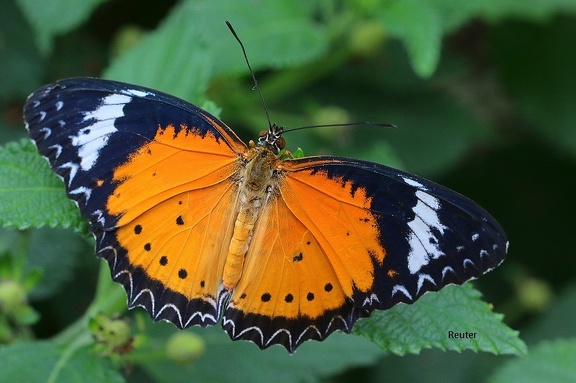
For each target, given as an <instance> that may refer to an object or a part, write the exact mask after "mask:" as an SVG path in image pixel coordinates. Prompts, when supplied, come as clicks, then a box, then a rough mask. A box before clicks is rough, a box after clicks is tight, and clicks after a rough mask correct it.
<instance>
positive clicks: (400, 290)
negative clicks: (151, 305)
mask: <svg viewBox="0 0 576 383" xmlns="http://www.w3.org/2000/svg"><path fill="white" fill-rule="evenodd" d="M396 293H402V294H404V295H405V296H406V297H407V298H408V299H410V300H413V299H412V295H411V294H410V293H409V292H408V290H406V287H404V286H402V285H395V286H394V287H393V288H392V295H391V296H392V297H393V296H394V295H396Z"/></svg>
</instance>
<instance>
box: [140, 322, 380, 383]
mask: <svg viewBox="0 0 576 383" xmlns="http://www.w3.org/2000/svg"><path fill="white" fill-rule="evenodd" d="M148 327H149V328H148V332H149V334H150V336H153V337H155V338H156V340H155V341H154V342H153V343H158V342H157V341H158V338H159V337H161V338H162V339H167V338H168V337H169V336H170V335H171V334H172V333H173V332H174V331H179V330H175V328H174V326H172V325H170V324H165V323H156V324H150V325H148ZM185 331H193V332H195V333H197V334H198V335H199V336H201V337H202V338H203V339H204V341H205V343H206V348H205V353H204V354H203V355H202V356H201V357H200V358H198V359H197V360H196V362H195V363H194V364H189V365H181V364H176V363H174V362H169V361H166V360H161V361H153V362H147V363H145V364H142V365H141V366H140V367H141V368H143V369H144V370H146V371H147V373H148V374H149V375H151V376H152V377H154V379H156V381H158V382H160V383H171V382H185V381H189V380H190V377H191V376H193V377H194V381H195V382H229V381H234V382H236V383H241V382H250V383H256V382H283V383H290V382H294V383H296V382H303V381H305V382H318V381H321V380H320V379H321V378H322V377H327V376H330V375H334V374H338V373H341V372H343V371H345V370H347V369H350V368H353V367H361V366H369V365H372V364H374V363H375V362H376V360H377V359H378V358H379V357H381V356H382V355H383V353H382V351H381V350H379V349H378V347H376V346H375V345H373V344H371V343H370V342H367V341H366V340H365V339H362V338H361V337H357V336H353V335H348V334H342V333H337V334H333V335H331V336H330V337H329V338H328V339H326V340H325V341H323V342H306V343H305V344H303V345H302V346H300V347H299V348H298V350H297V351H296V353H295V354H294V355H289V354H288V353H287V352H286V350H285V349H284V348H283V347H280V346H274V347H270V348H269V349H266V350H265V351H262V350H260V349H259V348H258V347H256V346H255V345H254V344H252V343H250V342H246V341H236V342H233V341H231V340H230V338H229V337H228V335H227V334H225V333H224V332H223V331H222V329H221V328H220V327H219V326H214V327H211V328H207V329H198V328H194V329H193V330H185ZM223 356H225V357H224V359H223ZM223 363H225V365H223ZM217 366H224V368H220V367H217Z"/></svg>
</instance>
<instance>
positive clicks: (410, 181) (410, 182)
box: [402, 177, 426, 190]
mask: <svg viewBox="0 0 576 383" xmlns="http://www.w3.org/2000/svg"><path fill="white" fill-rule="evenodd" d="M402 179H403V180H404V182H406V183H407V184H408V185H410V186H414V187H415V188H418V189H420V190H426V187H425V186H424V185H422V184H421V183H420V182H418V181H416V180H413V179H412V178H408V177H402Z"/></svg>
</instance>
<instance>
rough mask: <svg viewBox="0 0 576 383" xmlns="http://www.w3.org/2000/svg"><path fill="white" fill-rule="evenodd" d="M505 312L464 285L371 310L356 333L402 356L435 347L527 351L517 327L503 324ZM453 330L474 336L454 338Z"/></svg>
mask: <svg viewBox="0 0 576 383" xmlns="http://www.w3.org/2000/svg"><path fill="white" fill-rule="evenodd" d="M502 317H503V316H502V315H501V314H495V313H493V312H492V310H491V309H490V307H489V305H488V304H487V303H485V302H483V301H482V300H481V299H480V293H479V292H478V291H477V290H475V289H473V288H472V286H471V285H470V284H466V285H464V286H447V287H445V288H443V289H442V290H440V291H439V292H437V293H429V294H425V295H424V296H423V297H422V298H420V299H419V300H418V301H417V302H416V303H414V304H412V305H405V304H399V305H396V306H394V307H393V308H391V309H390V310H386V311H377V312H373V313H372V315H371V316H370V318H367V319H363V320H360V321H358V323H357V324H356V326H355V327H354V331H353V332H354V333H355V334H358V335H363V336H365V337H367V338H369V339H370V340H372V341H373V342H374V343H376V344H378V345H379V346H380V347H381V348H382V349H383V350H385V351H390V352H392V353H394V354H398V355H404V354H407V353H413V354H414V353H418V352H420V351H421V350H422V349H425V348H433V347H435V348H440V349H442V350H454V351H462V350H467V349H469V350H474V351H486V352H492V353H494V354H524V353H526V345H525V344H524V342H522V340H520V339H519V338H518V332H517V331H514V330H512V329H510V328H509V327H507V326H506V325H505V324H503V323H502ZM450 331H452V332H454V333H465V332H467V333H469V334H475V335H474V337H471V338H467V339H466V338H464V339H462V338H452V337H450V335H449V332H450Z"/></svg>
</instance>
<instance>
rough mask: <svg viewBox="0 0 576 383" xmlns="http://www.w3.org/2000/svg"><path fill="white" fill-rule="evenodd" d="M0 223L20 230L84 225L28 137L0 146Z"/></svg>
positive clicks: (78, 227)
mask: <svg viewBox="0 0 576 383" xmlns="http://www.w3.org/2000/svg"><path fill="white" fill-rule="evenodd" d="M0 224H1V225H3V226H12V227H16V228H19V229H26V228H31V227H43V226H50V227H56V226H59V227H71V228H74V229H75V230H77V231H81V230H84V228H85V227H86V223H85V221H84V220H83V219H82V218H81V217H80V213H79V212H78V209H77V208H76V206H74V203H72V201H70V200H69V199H68V198H67V197H66V193H65V191H64V185H63V184H62V181H61V180H60V179H59V178H58V177H57V176H56V175H55V174H54V173H53V172H52V171H51V170H50V166H49V165H48V162H47V161H46V160H45V159H43V158H42V157H40V156H39V155H38V152H37V151H36V148H35V147H34V145H33V144H32V143H31V142H30V141H28V140H21V141H19V142H10V143H8V144H6V145H5V146H3V147H0Z"/></svg>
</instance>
